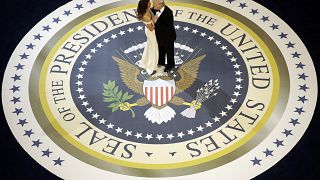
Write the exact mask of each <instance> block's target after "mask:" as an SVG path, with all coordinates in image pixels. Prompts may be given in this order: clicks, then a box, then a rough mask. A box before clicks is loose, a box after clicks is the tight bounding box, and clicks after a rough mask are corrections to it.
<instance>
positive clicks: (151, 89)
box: [150, 87, 154, 104]
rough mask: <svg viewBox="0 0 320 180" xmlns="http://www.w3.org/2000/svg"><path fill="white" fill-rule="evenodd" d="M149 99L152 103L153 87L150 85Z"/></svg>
mask: <svg viewBox="0 0 320 180" xmlns="http://www.w3.org/2000/svg"><path fill="white" fill-rule="evenodd" d="M150 101H151V103H152V104H154V101H153V87H150Z"/></svg>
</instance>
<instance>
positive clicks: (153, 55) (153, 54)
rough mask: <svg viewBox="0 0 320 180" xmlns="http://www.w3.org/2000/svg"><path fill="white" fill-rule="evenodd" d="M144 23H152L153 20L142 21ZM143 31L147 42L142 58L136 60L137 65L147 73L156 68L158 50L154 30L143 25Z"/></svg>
mask: <svg viewBox="0 0 320 180" xmlns="http://www.w3.org/2000/svg"><path fill="white" fill-rule="evenodd" d="M143 23H144V24H146V25H148V24H152V23H153V21H152V20H151V21H149V22H144V21H143ZM145 33H146V36H147V44H146V46H145V48H144V51H143V54H142V58H141V60H140V61H139V62H138V65H139V66H140V67H141V68H143V69H145V70H146V71H147V73H148V74H152V73H153V71H156V70H157V68H158V59H159V50H158V42H157V37H156V32H155V30H153V31H150V30H149V29H148V27H147V26H145Z"/></svg>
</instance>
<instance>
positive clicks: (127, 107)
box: [119, 102, 138, 111]
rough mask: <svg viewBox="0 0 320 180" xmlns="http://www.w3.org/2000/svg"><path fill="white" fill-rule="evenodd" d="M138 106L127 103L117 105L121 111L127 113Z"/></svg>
mask: <svg viewBox="0 0 320 180" xmlns="http://www.w3.org/2000/svg"><path fill="white" fill-rule="evenodd" d="M137 105H138V104H136V103H135V104H130V103H128V102H125V103H122V104H120V105H119V107H120V110H121V111H129V110H131V108H132V107H134V106H137Z"/></svg>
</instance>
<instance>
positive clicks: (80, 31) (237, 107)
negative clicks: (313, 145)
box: [2, 0, 317, 179]
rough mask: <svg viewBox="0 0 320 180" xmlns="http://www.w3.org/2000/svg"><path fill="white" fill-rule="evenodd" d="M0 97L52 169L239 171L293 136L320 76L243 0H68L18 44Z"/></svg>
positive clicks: (285, 32) (33, 151) (291, 37)
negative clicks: (145, 9) (68, 1)
mask: <svg viewBox="0 0 320 180" xmlns="http://www.w3.org/2000/svg"><path fill="white" fill-rule="evenodd" d="M144 2H145V3H146V4H145V5H148V7H146V6H145V8H147V9H148V10H147V11H145V13H144V15H145V16H143V17H140V18H139V13H140V10H141V9H139V8H138V9H137V6H139V7H140V8H141V7H143V6H142V5H141V4H142V3H144ZM140 3H141V4H140ZM158 5H159V6H160V8H157V6H158ZM148 18H150V19H148ZM146 19H148V20H146ZM13 67H14V68H13ZM2 97H3V106H4V110H5V113H6V118H7V122H8V124H9V126H10V128H11V130H12V132H13V134H14V135H15V137H16V138H17V140H18V141H19V142H20V144H21V145H22V146H23V148H24V149H25V150H26V151H27V152H28V153H29V154H30V155H31V156H32V157H33V158H34V159H35V160H36V161H37V162H39V163H40V164H41V165H42V166H43V167H45V168H46V169H48V170H50V171H51V172H52V173H54V174H56V175H57V176H59V177H61V178H65V179H89V178H90V179H92V178H93V179H104V178H106V177H108V178H111V179H143V178H161V179H162V178H163V179H170V178H177V177H182V176H183V179H195V178H199V177H202V178H205V179H212V178H216V179H249V178H253V177H255V176H257V175H259V174H260V173H262V172H264V171H265V170H267V169H268V168H270V167H271V166H273V165H274V164H275V163H277V162H278V161H279V160H280V159H281V158H283V157H284V156H285V155H286V154H287V153H288V152H289V151H290V150H291V149H292V148H293V147H294V145H295V144H296V143H297V142H298V141H299V139H300V138H301V137H302V135H303V133H304V132H305V130H306V129H307V127H308V125H309V123H310V121H311V119H312V114H313V112H314V109H315V105H316V99H317V78H316V73H315V70H314V65H313V62H312V59H311V58H310V56H309V53H308V51H307V49H306V48H305V47H304V45H303V43H302V42H301V40H300V39H299V38H298V37H297V35H296V34H295V33H294V32H293V31H292V30H291V29H290V28H289V27H288V26H287V25H286V24H285V23H284V22H283V21H282V20H281V19H279V18H278V17H277V16H276V15H274V14H273V13H272V12H270V11H268V10H267V9H266V8H264V7H262V6H260V5H259V4H257V3H255V2H253V1H244V2H242V1H238V0H224V1H221V0H207V1H193V0H176V1H163V0H155V1H154V2H153V3H152V1H143V0H141V1H140V2H139V5H138V1H131V0H128V1H102V0H89V1H84V0H83V1H82V0H78V1H72V2H70V3H68V4H66V5H65V6H63V7H62V8H60V9H58V10H56V11H55V12H53V13H52V14H50V15H49V16H47V17H46V18H45V19H44V20H43V21H41V22H40V23H39V24H38V25H36V26H35V27H34V28H33V29H32V30H31V31H30V32H29V33H28V34H27V36H26V37H25V38H24V39H23V40H22V41H21V43H20V44H19V45H18V47H17V49H16V51H15V52H14V53H13V55H12V58H11V59H10V61H9V64H8V67H7V70H6V73H5V76H4V81H3V86H2ZM225 172H228V173H225Z"/></svg>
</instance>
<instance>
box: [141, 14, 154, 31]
mask: <svg viewBox="0 0 320 180" xmlns="http://www.w3.org/2000/svg"><path fill="white" fill-rule="evenodd" d="M143 21H144V22H150V21H152V19H151V18H150V17H149V16H147V15H145V16H144V17H143ZM146 26H147V28H148V29H149V30H150V31H153V30H154V25H153V23H150V24H146Z"/></svg>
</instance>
